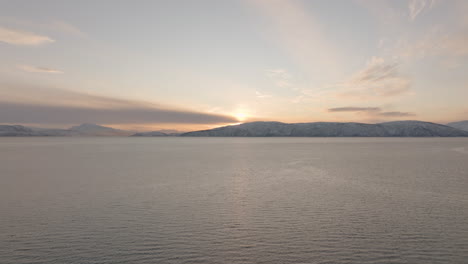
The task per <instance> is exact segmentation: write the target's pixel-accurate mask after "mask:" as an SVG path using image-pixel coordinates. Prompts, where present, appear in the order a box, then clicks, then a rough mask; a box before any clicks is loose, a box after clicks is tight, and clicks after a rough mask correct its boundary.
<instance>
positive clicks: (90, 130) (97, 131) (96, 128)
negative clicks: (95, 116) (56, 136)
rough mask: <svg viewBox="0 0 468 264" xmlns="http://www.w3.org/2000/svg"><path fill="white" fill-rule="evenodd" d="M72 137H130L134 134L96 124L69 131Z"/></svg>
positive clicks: (77, 127)
mask: <svg viewBox="0 0 468 264" xmlns="http://www.w3.org/2000/svg"><path fill="white" fill-rule="evenodd" d="M68 131H70V133H71V134H72V135H76V136H130V135H132V134H133V133H134V132H131V131H125V130H120V129H115V128H112V127H105V126H100V125H96V124H89V123H85V124H81V125H79V126H74V127H71V128H69V129H68Z"/></svg>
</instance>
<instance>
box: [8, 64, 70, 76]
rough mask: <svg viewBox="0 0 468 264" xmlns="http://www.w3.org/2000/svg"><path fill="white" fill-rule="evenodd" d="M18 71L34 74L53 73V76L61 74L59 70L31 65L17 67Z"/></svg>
mask: <svg viewBox="0 0 468 264" xmlns="http://www.w3.org/2000/svg"><path fill="white" fill-rule="evenodd" d="M17 67H18V69H20V70H23V71H25V72H35V73H53V74H60V73H63V72H62V71H60V70H57V69H53V68H47V67H41V66H31V65H18V66H17Z"/></svg>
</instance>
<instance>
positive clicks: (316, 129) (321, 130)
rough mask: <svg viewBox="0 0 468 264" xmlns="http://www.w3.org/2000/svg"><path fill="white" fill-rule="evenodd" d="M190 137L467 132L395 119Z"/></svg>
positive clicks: (258, 127)
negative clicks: (372, 122)
mask: <svg viewBox="0 0 468 264" xmlns="http://www.w3.org/2000/svg"><path fill="white" fill-rule="evenodd" d="M181 136H191V137H466V136H468V131H464V130H461V129H457V128H454V127H450V126H446V125H441V124H436V123H430V122H422V121H394V122H386V123H378V124H364V123H335V122H314V123H295V124H287V123H281V122H252V123H245V124H240V125H233V126H225V127H219V128H215V129H210V130H202V131H195V132H188V133H184V134H182V135H181Z"/></svg>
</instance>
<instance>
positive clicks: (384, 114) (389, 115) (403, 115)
mask: <svg viewBox="0 0 468 264" xmlns="http://www.w3.org/2000/svg"><path fill="white" fill-rule="evenodd" d="M379 115H380V116H386V117H405V116H415V115H416V114H415V113H410V112H382V113H379Z"/></svg>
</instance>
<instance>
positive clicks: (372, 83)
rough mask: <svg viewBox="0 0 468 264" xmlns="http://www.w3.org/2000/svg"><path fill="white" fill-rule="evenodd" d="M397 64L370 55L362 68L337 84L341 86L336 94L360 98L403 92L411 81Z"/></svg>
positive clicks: (393, 94) (407, 89)
mask: <svg viewBox="0 0 468 264" xmlns="http://www.w3.org/2000/svg"><path fill="white" fill-rule="evenodd" d="M398 66H399V65H398V64H397V63H388V62H386V61H385V60H384V59H383V58H379V57H372V58H371V60H370V61H368V63H367V66H366V67H365V68H364V69H363V70H361V71H359V72H357V73H356V74H354V75H353V76H352V77H351V78H350V80H348V81H346V82H344V83H342V84H339V85H338V86H341V87H342V89H341V91H340V92H339V93H338V94H339V95H340V96H343V97H357V98H362V99H369V98H376V97H393V96H397V95H401V94H404V93H406V92H408V91H409V90H410V84H411V82H410V80H409V78H407V77H405V76H403V75H402V74H401V73H400V72H399V71H398Z"/></svg>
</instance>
